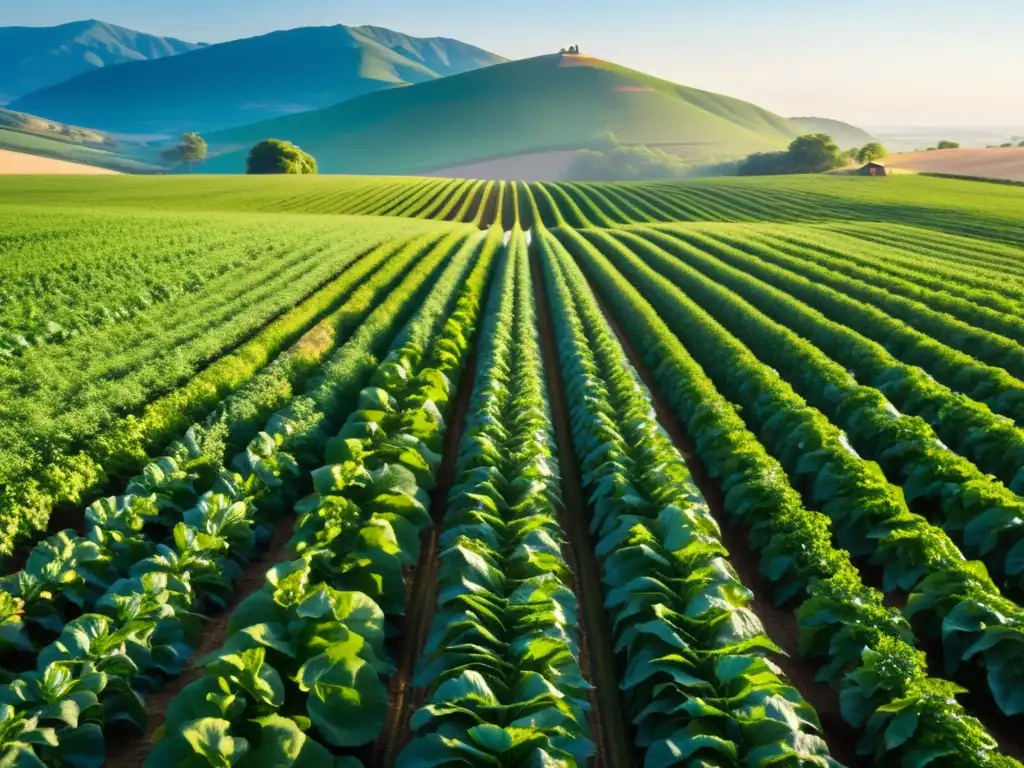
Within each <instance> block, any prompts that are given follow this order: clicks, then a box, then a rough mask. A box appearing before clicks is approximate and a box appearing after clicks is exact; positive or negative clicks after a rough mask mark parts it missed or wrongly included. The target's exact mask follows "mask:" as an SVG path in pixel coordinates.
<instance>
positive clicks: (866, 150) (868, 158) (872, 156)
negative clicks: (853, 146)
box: [857, 141, 889, 163]
mask: <svg viewBox="0 0 1024 768" xmlns="http://www.w3.org/2000/svg"><path fill="white" fill-rule="evenodd" d="M888 155H889V151H888V150H887V149H886V148H885V147H883V146H882V145H881V143H879V142H877V141H872V142H869V143H867V144H865V145H864V146H863V147H861V148H860V150H859V151H858V152H857V162H859V163H870V162H872V161H873V160H881V159H882V158H883V157H888Z"/></svg>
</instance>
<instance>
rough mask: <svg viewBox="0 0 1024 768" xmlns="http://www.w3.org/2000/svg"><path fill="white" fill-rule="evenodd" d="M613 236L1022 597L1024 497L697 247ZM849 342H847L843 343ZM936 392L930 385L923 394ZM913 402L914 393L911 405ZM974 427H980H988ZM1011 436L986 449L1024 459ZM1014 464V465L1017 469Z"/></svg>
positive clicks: (958, 421)
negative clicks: (785, 320)
mask: <svg viewBox="0 0 1024 768" xmlns="http://www.w3.org/2000/svg"><path fill="white" fill-rule="evenodd" d="M589 239H590V240H591V242H593V243H595V244H597V245H598V247H600V246H601V244H602V243H607V242H608V241H609V240H608V237H607V236H605V235H604V234H603V233H594V234H592V235H591V236H590V238H589ZM617 239H618V240H619V241H620V242H622V243H623V244H624V245H626V246H627V247H629V248H630V250H631V251H632V252H633V253H634V254H636V255H637V256H640V257H641V258H642V259H643V260H644V262H645V263H646V264H647V265H648V266H649V267H651V268H652V269H654V270H656V271H657V272H659V273H660V274H661V275H663V276H664V277H666V278H668V279H669V280H671V281H672V282H673V283H674V284H675V285H676V286H678V287H679V288H680V289H682V290H683V291H684V292H685V293H686V294H687V295H688V296H689V297H690V298H691V299H693V300H694V301H695V302H696V303H697V304H699V305H700V306H701V307H703V309H704V310H705V311H708V312H714V315H715V317H716V319H717V320H718V322H719V323H721V324H722V326H723V327H724V328H725V329H727V330H728V331H730V332H731V333H732V334H733V335H734V336H735V337H736V338H737V339H738V340H739V341H741V342H742V343H743V344H745V345H746V346H747V348H748V349H752V350H755V349H756V350H758V351H759V352H760V354H759V357H760V359H761V360H762V361H763V362H765V363H766V364H768V365H771V366H772V367H773V368H775V369H776V370H777V371H778V372H779V373H780V374H781V375H782V376H783V377H784V378H785V379H786V380H787V381H788V382H789V383H790V384H791V385H792V386H793V388H794V389H795V390H796V392H798V393H799V394H801V395H802V396H803V397H804V398H805V399H806V400H807V401H808V403H810V404H811V405H812V406H814V407H816V408H818V409H819V410H820V411H821V412H822V413H824V414H825V415H826V416H828V417H829V418H831V419H832V421H833V422H834V423H835V424H836V425H837V426H839V427H841V428H842V429H843V430H845V432H846V434H847V435H848V436H849V438H850V440H851V443H852V445H853V447H854V449H856V450H857V451H858V452H859V453H860V454H861V455H863V456H865V457H867V458H869V459H871V460H872V461H877V462H879V463H880V464H881V465H882V467H883V469H884V470H885V472H886V475H887V476H888V477H889V478H890V480H891V481H892V482H893V483H896V484H899V485H901V486H902V487H903V493H904V496H905V498H906V500H907V501H908V503H910V504H913V505H915V506H917V507H918V508H920V509H921V510H922V512H923V514H924V515H925V516H926V517H928V518H929V519H932V520H933V521H934V522H936V523H937V524H938V525H940V527H942V528H943V529H944V530H945V531H946V532H947V533H949V534H950V535H951V536H952V537H954V539H955V540H956V541H957V542H958V544H959V545H960V547H961V549H962V550H963V551H964V552H966V553H967V554H968V555H970V556H973V557H980V558H981V559H982V560H983V561H984V562H985V564H986V565H987V566H988V567H989V569H990V570H991V572H992V573H993V575H994V577H995V578H997V579H998V580H999V581H1006V580H1009V581H1010V582H1011V584H1012V591H1013V593H1014V594H1024V589H1022V586H1024V584H1022V581H1021V574H1024V499H1021V498H1020V497H1019V496H1017V495H1016V494H1014V493H1012V492H1011V491H1009V490H1008V489H1007V488H1006V487H1005V486H1004V485H1003V484H1002V483H1000V482H998V481H996V480H994V479H993V478H991V477H990V476H989V475H986V474H984V473H983V472H982V471H980V470H979V469H978V468H977V467H975V466H974V465H973V464H971V462H970V461H968V460H967V459H965V458H963V457H961V456H959V455H957V454H956V453H954V452H953V451H951V450H949V449H948V448H946V447H945V446H944V445H943V443H942V442H941V441H940V440H939V439H938V437H937V436H936V434H935V432H934V431H933V430H932V428H931V426H929V425H928V423H927V422H926V421H924V420H923V419H921V418H919V417H908V416H904V415H903V414H901V413H899V412H898V411H897V410H896V409H895V408H894V407H893V406H892V404H891V403H890V402H889V401H888V400H887V399H886V398H885V396H884V395H883V394H882V392H880V391H879V390H877V389H873V388H871V387H869V386H861V385H859V384H858V383H857V380H856V379H855V378H854V376H853V375H852V374H851V373H850V372H848V371H847V370H846V369H845V368H844V367H843V366H841V365H839V364H838V363H836V362H833V360H832V359H830V358H829V357H828V356H827V355H826V354H824V353H823V352H822V351H821V350H820V349H818V348H817V347H815V346H814V345H813V344H811V343H808V342H806V341H804V340H802V339H801V338H800V337H799V336H798V335H797V334H796V333H795V331H794V330H791V329H790V327H788V326H787V325H781V324H779V323H777V322H775V321H774V320H772V319H771V318H770V317H769V316H767V315H765V314H762V313H761V312H760V311H758V309H756V308H755V306H752V305H751V304H750V303H748V302H747V301H744V299H743V298H741V297H740V296H737V295H736V294H734V293H733V292H732V291H731V290H729V287H726V285H719V284H718V283H716V282H715V281H714V280H712V279H711V278H712V277H714V278H717V279H718V280H722V281H724V282H725V283H727V284H731V285H738V286H741V292H742V293H745V294H754V295H761V294H762V293H766V292H771V291H773V289H771V288H769V287H766V286H763V285H758V284H757V281H756V280H754V279H753V278H751V277H749V276H747V275H746V274H744V273H742V272H740V271H738V270H735V269H730V268H728V267H722V266H721V265H715V264H714V263H713V262H714V260H713V259H702V258H700V255H699V252H696V249H684V250H686V251H688V252H689V255H690V258H689V259H688V261H686V262H684V261H682V260H680V259H676V258H673V256H672V255H670V254H669V253H668V252H666V251H664V250H662V249H660V248H658V247H657V246H655V245H653V244H652V243H651V242H650V241H648V240H646V239H644V238H641V237H638V236H636V235H634V234H631V233H619V234H618V235H617ZM688 262H696V264H693V265H691V264H690V263H688ZM716 266H718V267H719V268H718V269H716ZM744 289H745V290H744ZM773 298H774V299H775V300H776V301H778V302H779V303H780V304H783V305H786V306H790V307H793V309H792V310H791V312H792V313H795V312H796V310H797V309H798V307H796V306H795V305H796V302H794V301H793V300H792V299H790V298H788V297H786V296H785V295H784V294H781V293H780V292H778V291H774V296H773ZM807 325H809V326H810V327H809V328H808V329H807V331H808V332H809V333H808V336H809V337H813V336H814V335H817V334H818V333H821V332H822V331H824V330H827V328H828V321H823V320H820V319H817V318H815V319H813V321H812V322H809V323H807ZM847 345H848V347H849V346H852V345H849V342H848V341H847ZM883 352H884V350H883ZM891 362H895V361H891ZM895 373H896V372H895V371H893V370H892V369H891V368H889V367H888V366H885V374H886V379H887V380H888V381H890V382H891V381H893V379H894V378H895ZM918 379H921V380H924V381H927V379H926V377H924V376H923V375H918V376H916V377H914V379H913V380H918ZM922 388H924V387H923V386H922ZM936 388H938V387H937V386H936V385H933V386H932V387H931V388H930V389H932V390H934V389H936ZM945 395H946V397H945V398H943V399H941V400H939V401H938V402H936V403H934V404H933V406H932V408H933V412H935V413H936V414H939V416H938V419H943V418H948V419H950V420H951V421H953V422H954V425H958V426H960V429H961V431H964V430H963V422H964V419H965V416H968V417H969V416H972V415H973V414H974V413H976V410H970V409H965V410H966V414H964V413H963V412H961V410H960V409H959V401H958V400H957V398H955V397H954V396H953V394H952V393H951V392H948V391H947V392H946V393H945ZM920 400H921V398H920V396H918V397H917V402H918V403H920ZM979 426H980V427H981V428H982V429H983V428H984V427H985V426H987V425H986V424H984V423H983V424H982V425H979ZM974 429H978V427H974ZM998 436H999V433H998V432H992V433H989V432H987V431H985V432H980V433H979V434H978V437H976V440H988V441H991V442H993V443H994V441H995V440H996V438H997V437H998ZM1012 437H1013V438H1014V439H1013V440H1012V441H1008V440H1004V441H1003V442H1002V444H1001V445H1000V444H994V445H992V447H991V448H990V451H992V452H993V453H995V452H1000V451H1002V452H1003V453H1001V455H1002V457H1003V459H1004V460H1006V461H1013V458H1014V451H1013V449H1014V448H1016V449H1017V456H1018V457H1019V456H1024V439H1022V437H1024V435H1021V434H1020V433H1019V432H1018V431H1017V430H1016V429H1013V430H1012ZM1020 465H1021V462H1020V461H1019V460H1018V461H1017V462H1016V467H1017V468H1018V469H1019V467H1020ZM1018 521H1019V522H1018ZM1018 613H1019V612H1018Z"/></svg>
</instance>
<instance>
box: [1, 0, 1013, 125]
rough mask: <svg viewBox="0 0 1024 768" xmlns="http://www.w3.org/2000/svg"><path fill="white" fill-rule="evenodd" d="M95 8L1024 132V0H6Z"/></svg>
mask: <svg viewBox="0 0 1024 768" xmlns="http://www.w3.org/2000/svg"><path fill="white" fill-rule="evenodd" d="M84 18H95V19H101V20H103V21H108V22H111V23H114V24H120V25H122V26H126V27H131V28H133V29H138V30H140V31H143V32H149V33H152V34H159V35H169V36H173V37H180V38H183V39H186V40H201V41H204V42H220V41H224V40H230V39H234V38H238V37H249V36H252V35H258V34H262V33H265V32H270V31H273V30H275V29H287V28H292V27H298V26H311V25H325V24H339V23H340V24H349V25H357V24H375V25H377V26H382V27H389V28H391V29H395V30H398V31H400V32H405V33H407V34H411V35H422V36H434V35H439V36H444V37H454V38H457V39H459V40H462V41H464V42H467V43H472V44H474V45H478V46H480V47H482V48H486V49H488V50H491V51H494V52H495V53H499V54H502V55H504V56H507V57H509V58H521V57H526V56H534V55H537V54H542V53H548V52H550V51H553V50H557V49H558V48H560V47H562V46H563V45H570V44H573V43H578V44H579V45H580V47H581V49H582V50H583V51H584V52H587V53H590V54H593V55H595V56H598V57H601V58H605V59H609V60H612V61H615V62H617V63H619V64H623V65H625V66H628V67H633V68H635V69H639V70H642V71H645V72H649V73H651V74H654V75H658V76H660V77H663V78H666V79H668V80H673V81H675V82H678V83H682V84H685V85H690V86H694V87H697V88H704V89H707V90H711V91H717V92H719V93H725V94H728V95H730V96H735V97H738V98H742V99H746V100H748V101H752V102H754V103H756V104H758V105H760V106H763V107H766V108H768V109H770V110H773V111H774V112H777V113H779V114H781V115H785V116H797V115H817V116H822V117H832V118H836V119H840V120H847V121H849V122H852V123H856V124H859V125H865V126H886V125H957V126H989V125H998V126H1004V127H1009V128H1015V127H1019V128H1020V129H1021V132H1022V133H1024V0H887V1H886V0H860V1H859V2H856V3H839V2H835V0H775V2H768V0H705V1H704V2H693V1H692V0H619V2H613V1H612V0H514V2H488V1H487V0H433V1H431V0H288V2H281V0H176V1H175V2H173V3H172V2H162V1H161V2H157V1H155V0H0V26H8V25H20V24H24V25H49V24H59V23H62V22H66V21H73V20H77V19H84Z"/></svg>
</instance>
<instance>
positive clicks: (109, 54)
mask: <svg viewBox="0 0 1024 768" xmlns="http://www.w3.org/2000/svg"><path fill="white" fill-rule="evenodd" d="M200 47H202V45H201V44H199V43H186V42H185V41H183V40H176V39H174V38H172V37H157V36H155V35H147V34H145V33H143V32H136V31H135V30H132V29H125V28H124V27H118V26H115V25H114V24H106V23H104V22H102V21H95V20H89V21H74V22H71V23H69V24H61V25H60V26H56V27H0V104H7V103H9V102H12V101H14V100H16V99H18V98H19V97H21V96H24V95H26V94H28V93H31V92H32V91H36V90H38V89H40V88H47V87H49V86H51V85H55V84H57V83H61V82H64V81H65V80H68V79H70V78H73V77H76V76H77V75H81V74H83V73H85V72H90V71H94V70H99V69H103V68H105V67H109V66H112V65H114V64H124V63H126V62H130V61H146V60H154V59H162V58H167V57H170V56H176V55H178V54H181V53H187V52H189V51H193V50H196V49H197V48H200Z"/></svg>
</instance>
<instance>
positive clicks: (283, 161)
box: [245, 139, 317, 175]
mask: <svg viewBox="0 0 1024 768" xmlns="http://www.w3.org/2000/svg"><path fill="white" fill-rule="evenodd" d="M245 172H246V173H252V174H266V173H287V174H298V175H303V174H313V173H316V172H317V165H316V160H315V159H314V158H313V156H312V155H310V154H308V153H306V152H303V151H302V150H301V149H299V147H297V146H295V145H294V144H292V143H291V142H290V141H281V140H280V139H267V140H266V141H261V142H260V143H259V144H257V145H256V146H254V147H253V148H252V149H251V150H250V151H249V158H248V160H246V167H245Z"/></svg>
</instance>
